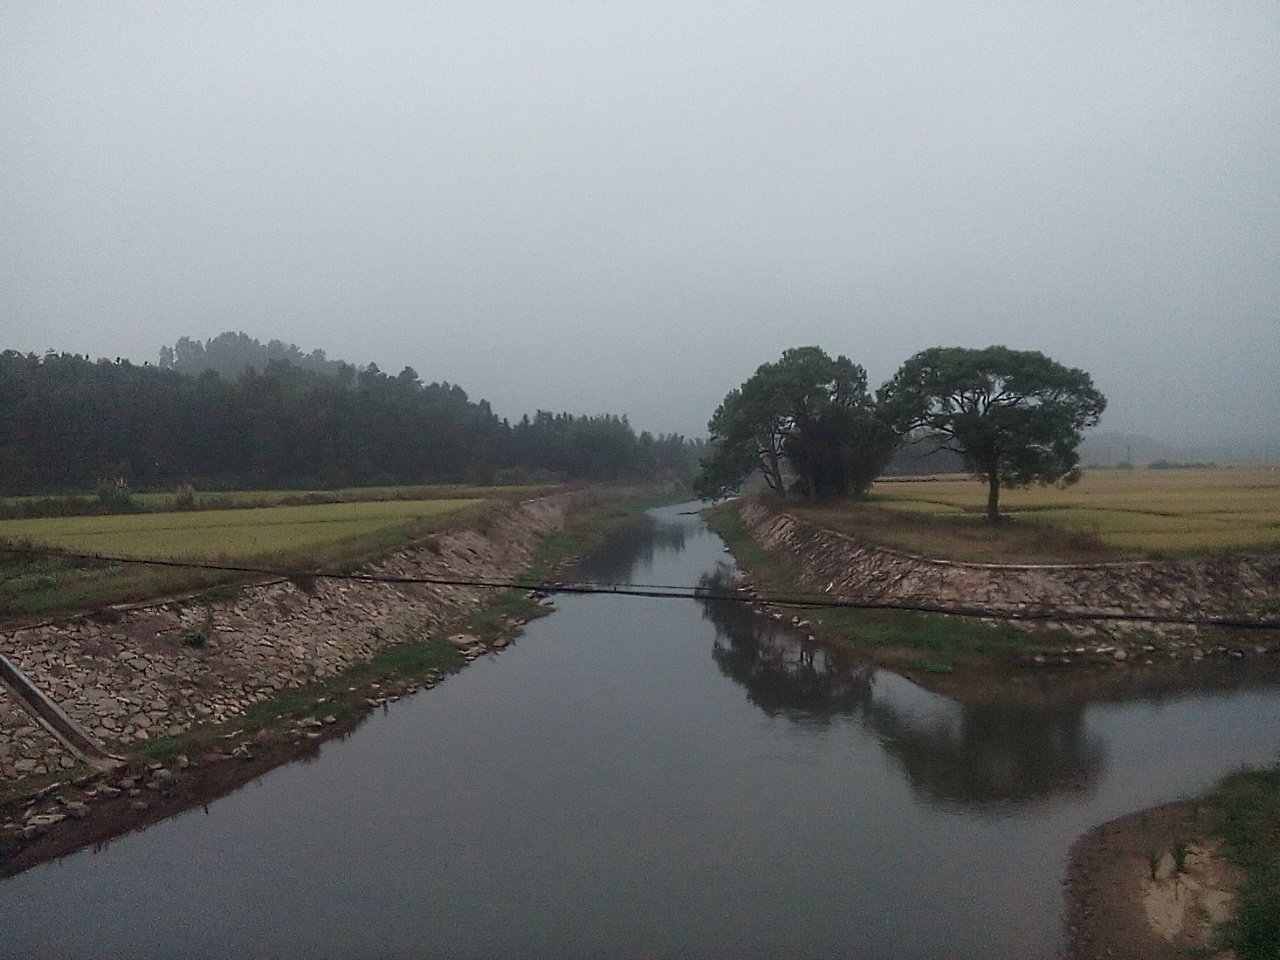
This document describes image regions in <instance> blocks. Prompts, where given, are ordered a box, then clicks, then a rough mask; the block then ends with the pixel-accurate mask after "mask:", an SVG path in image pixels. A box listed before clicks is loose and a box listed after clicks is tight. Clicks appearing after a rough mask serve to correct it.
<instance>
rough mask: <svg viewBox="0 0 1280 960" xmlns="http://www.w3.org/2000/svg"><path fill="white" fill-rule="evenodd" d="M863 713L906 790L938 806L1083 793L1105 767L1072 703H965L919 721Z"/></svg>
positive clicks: (880, 710) (994, 808)
mask: <svg viewBox="0 0 1280 960" xmlns="http://www.w3.org/2000/svg"><path fill="white" fill-rule="evenodd" d="M865 719H866V721H867V723H868V725H869V726H870V727H871V728H872V729H874V730H875V731H876V733H877V734H878V735H879V737H880V742H881V744H882V746H883V747H884V748H885V750H886V751H888V752H889V753H890V754H891V755H892V756H894V757H895V758H897V759H898V760H899V761H901V763H902V766H903V769H904V770H905V771H906V774H907V776H908V778H909V779H910V782H911V786H912V789H913V790H914V791H915V792H916V793H917V794H918V795H920V796H922V797H924V798H927V799H930V800H933V801H935V802H940V803H945V804H961V805H964V806H967V807H973V808H977V809H981V810H985V811H988V812H999V810H1001V809H1002V808H1006V807H1010V806H1021V805H1024V804H1029V803H1035V802H1041V801H1045V800H1050V799H1053V798H1055V797H1057V796H1061V795H1078V794H1091V793H1092V792H1093V791H1094V789H1095V788H1096V787H1097V785H1098V782H1099V780H1100V779H1101V776H1102V773H1103V771H1104V769H1105V767H1106V748H1105V746H1104V745H1103V743H1102V741H1101V740H1100V739H1098V738H1097V737H1095V736H1092V735H1090V734H1089V733H1088V732H1087V731H1086V729H1085V724H1084V710H1083V709H1079V708H1076V709H1068V710H1046V711H1018V710H1003V709H1000V708H998V707H965V708H963V709H961V710H960V715H959V717H958V719H952V718H948V719H946V720H941V721H939V720H923V721H922V720H920V719H918V718H915V717H911V716H903V715H900V714H899V713H897V712H896V711H895V710H894V709H893V707H892V706H891V705H889V704H886V703H883V702H876V703H874V704H872V706H871V709H870V710H868V712H867V714H866V717H865Z"/></svg>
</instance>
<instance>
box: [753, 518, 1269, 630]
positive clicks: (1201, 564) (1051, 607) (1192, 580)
mask: <svg viewBox="0 0 1280 960" xmlns="http://www.w3.org/2000/svg"><path fill="white" fill-rule="evenodd" d="M740 514H741V517H742V522H743V524H744V525H745V526H746V527H747V528H748V529H749V530H750V531H751V533H752V535H753V536H754V537H755V538H756V540H758V541H759V542H760V543H761V544H762V545H763V546H764V547H766V548H767V549H769V550H771V551H774V552H776V553H778V554H780V555H782V556H784V557H786V558H787V559H788V560H790V561H792V562H793V563H795V564H797V565H798V566H799V567H800V568H801V569H802V570H803V582H804V583H805V586H806V587H809V588H812V589H815V590H817V591H820V592H823V593H827V594H829V595H831V596H834V597H841V598H844V599H850V600H859V601H868V602H892V603H895V604H907V605H920V606H936V607H943V608H949V609H955V610H965V611H974V610H978V611H985V612H989V613H990V614H991V615H992V616H1008V615H1014V616H1043V617H1046V618H1054V617H1062V618H1064V619H1068V618H1071V617H1073V616H1080V615H1084V616H1104V617H1116V618H1133V617H1136V618H1142V617H1149V618H1152V619H1153V620H1174V619H1188V620H1205V619H1209V618H1227V619H1242V620H1262V619H1271V620H1274V619H1275V618H1276V617H1277V614H1278V612H1280V553H1275V552H1273V553H1270V554H1264V555H1259V556H1252V557H1245V556H1233V557H1204V558H1193V559H1187V560H1179V561H1170V562H1155V561H1151V562H1135V563H1113V564H1092V565H1037V566H1030V565H1018V566H1014V565H990V564H976V563H955V562H951V561H946V560H931V559H927V558H924V557H916V556H911V555H909V554H905V553H898V552H895V551H892V550H886V549H881V548H878V547H874V546H870V545H867V544H864V543H860V542H858V541H857V540H854V539H853V538H851V537H848V536H845V535H844V534H840V533H836V532H834V531H831V530H825V529H823V528H821V527H816V526H814V525H813V524H810V523H807V522H805V521H803V520H800V519H798V518H796V517H793V516H790V515H788V514H786V513H777V512H774V511H772V510H770V509H769V508H768V507H766V506H764V505H763V504H760V503H758V502H755V501H748V502H745V503H743V504H742V506H741V508H740Z"/></svg>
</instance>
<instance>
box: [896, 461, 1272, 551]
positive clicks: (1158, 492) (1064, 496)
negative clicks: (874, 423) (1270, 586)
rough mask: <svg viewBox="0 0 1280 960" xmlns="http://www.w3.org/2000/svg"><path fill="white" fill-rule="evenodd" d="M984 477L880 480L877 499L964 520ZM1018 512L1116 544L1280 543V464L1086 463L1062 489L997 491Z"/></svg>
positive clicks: (1145, 547)
mask: <svg viewBox="0 0 1280 960" xmlns="http://www.w3.org/2000/svg"><path fill="white" fill-rule="evenodd" d="M986 496H987V487H986V484H985V483H982V482H980V481H978V480H973V479H969V478H965V477H959V476H947V477H936V478H920V479H914V478H913V479H901V480H896V479H895V480H882V481H879V482H877V483H876V485H875V487H874V488H873V490H872V497H871V499H872V502H873V503H874V504H876V505H878V506H880V507H885V508H889V509H891V510H893V511H901V512H904V513H909V514H914V515H926V516H934V517H953V518H965V517H971V516H980V515H981V514H982V512H983V510H984V509H985V506H986ZM1000 503H1001V508H1002V510H1003V511H1005V512H1007V513H1008V514H1009V515H1010V516H1011V517H1013V518H1014V519H1015V520H1018V521H1022V522H1025V523H1028V524H1035V525H1045V526H1049V527H1054V528H1059V529H1062V530H1065V531H1073V532H1076V533H1081V534H1086V535H1089V536H1092V537H1096V538H1097V539H1098V540H1100V541H1101V542H1102V543H1103V544H1105V545H1107V546H1109V547H1114V548H1117V549H1119V550H1122V551H1139V552H1175V553H1176V552H1190V551H1219V550H1238V549H1249V548H1257V547H1265V546H1271V545H1274V544H1277V543H1280V470H1277V469H1275V468H1267V467H1257V466H1239V467H1217V468H1208V469H1183V470H1150V469H1135V470H1087V471H1085V473H1084V476H1083V477H1082V479H1081V480H1080V482H1079V483H1077V484H1075V485H1073V486H1070V487H1065V488H1061V489H1059V488H1057V487H1031V488H1029V489H1025V490H1004V491H1001V495H1000Z"/></svg>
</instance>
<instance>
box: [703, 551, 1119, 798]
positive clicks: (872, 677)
mask: <svg viewBox="0 0 1280 960" xmlns="http://www.w3.org/2000/svg"><path fill="white" fill-rule="evenodd" d="M699 586H700V589H702V590H703V591H706V592H708V593H711V594H716V595H724V594H726V593H730V592H732V590H733V587H734V577H733V574H732V571H731V570H730V569H729V568H728V567H727V566H723V565H722V566H720V567H719V568H718V569H717V570H716V571H715V572H714V573H711V574H708V575H705V576H704V577H703V578H702V580H701V582H700V585H699ZM701 603H702V610H703V617H704V618H705V619H707V620H709V621H711V623H712V624H713V625H714V627H715V632H716V639H715V642H714V644H713V646H712V651H711V656H712V658H713V659H714V660H715V663H716V665H717V666H718V667H719V668H720V671H721V673H723V674H724V675H725V676H727V677H729V678H731V679H732V680H734V681H735V682H736V683H738V684H740V685H742V687H743V688H745V690H746V691H747V698H748V699H749V700H750V701H751V702H752V703H753V704H755V705H756V706H758V707H759V708H760V709H761V710H763V711H764V712H765V713H766V714H768V715H769V716H771V717H772V716H781V717H785V718H787V719H790V720H793V721H799V722H805V723H830V722H831V721H832V720H833V718H836V717H850V718H855V719H856V720H858V721H859V722H860V723H862V724H863V725H864V726H866V727H867V728H868V729H870V730H871V731H872V732H874V733H875V735H876V738H877V740H878V741H879V743H880V745H881V746H882V747H883V749H884V750H885V751H886V752H887V753H888V754H889V755H890V756H892V757H894V758H895V759H896V760H898V761H899V762H900V763H901V765H902V768H903V770H904V771H905V772H906V774H907V776H908V778H909V781H910V784H911V787H912V789H913V791H914V792H915V793H916V794H917V795H918V796H920V797H922V798H924V799H927V800H930V801H931V802H934V803H940V804H949V805H954V804H958V805H962V806H965V807H968V808H973V809H977V810H982V811H985V812H999V811H1000V810H1001V809H1004V808H1008V807H1013V806H1022V805H1026V804H1030V803H1034V802H1040V801H1045V800H1049V799H1052V798H1054V797H1057V796H1060V795H1075V794H1080V793H1088V792H1091V791H1092V790H1093V789H1094V788H1095V787H1096V785H1097V783H1098V782H1099V779H1100V777H1101V775H1102V773H1103V770H1104V769H1105V762H1106V748H1105V746H1104V745H1103V743H1102V741H1101V740H1100V739H1099V738H1097V737H1096V736H1093V735H1091V734H1089V732H1088V731H1087V730H1086V726H1085V711H1084V708H1083V707H1081V706H1068V707H1050V708H1044V709H1028V708H1007V707H998V706H989V705H984V706H966V707H960V706H957V705H955V704H951V703H949V702H946V701H943V700H942V699H941V698H934V697H930V698H929V699H928V701H927V703H926V704H925V707H924V708H921V706H920V704H919V703H904V702H901V698H897V697H895V696H894V695H893V693H892V691H889V690H884V689H882V688H883V687H884V686H885V684H884V683H879V684H878V683H877V681H878V680H879V679H883V677H882V675H881V674H880V672H879V671H878V670H877V669H876V668H875V667H874V666H873V665H871V664H869V663H867V662H866V661H863V660H861V659H859V658H858V657H856V656H855V655H853V654H852V653H850V652H848V651H845V650H841V649H839V648H835V647H827V646H824V645H822V644H820V643H817V642H816V641H813V640H810V639H809V638H808V637H807V636H806V635H805V634H803V633H801V632H799V631H798V630H796V629H794V628H793V627H791V626H790V625H789V624H786V623H783V622H779V621H777V620H774V619H772V618H770V617H767V616H764V615H762V614H760V613H759V612H758V611H756V610H754V609H753V608H752V607H751V606H750V605H748V604H745V603H741V602H737V601H733V600H722V599H712V598H707V599H703V600H702V601H701Z"/></svg>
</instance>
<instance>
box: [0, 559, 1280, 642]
mask: <svg viewBox="0 0 1280 960" xmlns="http://www.w3.org/2000/svg"><path fill="white" fill-rule="evenodd" d="M0 553H6V554H10V555H14V554H16V555H26V556H32V555H34V556H56V557H61V558H64V559H69V560H82V561H88V562H92V563H114V564H138V565H145V566H153V567H176V568H180V569H189V570H210V571H214V572H220V573H244V574H253V575H255V576H268V577H277V578H279V579H288V580H318V579H324V580H346V581H350V582H353V583H381V584H390V585H400V586H411V585H426V586H440V587H477V588H482V589H493V590H528V591H533V592H536V593H543V594H556V593H565V594H589V595H601V594H604V595H610V596H625V597H649V598H656V599H663V600H706V601H719V602H726V603H747V604H757V605H760V606H770V607H792V608H801V609H830V608H834V609H853V610H897V611H902V612H906V613H934V614H945V615H947V616H953V617H968V618H975V619H983V620H1024V621H1038V622H1052V623H1066V622H1098V621H1123V622H1130V623H1154V624H1171V625H1178V626H1192V627H1227V628H1232V629H1238V630H1278V629H1280V619H1265V620H1256V619H1247V618H1242V617H1179V616H1172V615H1168V614H1114V613H1098V612H1093V611H1053V610H1043V609H1030V610H1002V611H994V610H990V609H986V608H982V607H967V606H947V605H943V604H932V603H905V602H900V601H894V600H848V599H844V598H840V597H830V596H825V595H822V594H795V595H785V594H784V595H773V596H761V595H757V594H748V593H742V592H737V591H735V592H732V593H727V592H723V591H716V590H710V589H708V588H705V587H678V586H664V585H660V584H627V583H561V582H559V581H549V580H543V581H538V582H535V583H530V582H527V581H521V580H486V579H478V578H473V577H396V576H389V575H384V574H371V573H341V572H336V571H332V572H330V571H322V570H290V569H281V568H276V567H254V566H245V565H240V564H228V563H203V562H199V561H195V560H156V559H150V558H144V557H115V556H109V555H106V554H100V553H77V552H73V551H67V550H58V549H41V548H39V547H21V548H19V547H0Z"/></svg>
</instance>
